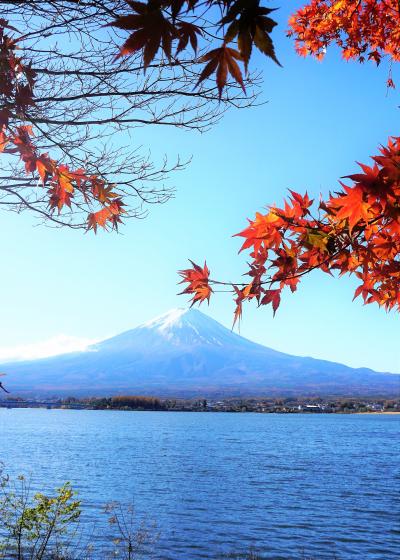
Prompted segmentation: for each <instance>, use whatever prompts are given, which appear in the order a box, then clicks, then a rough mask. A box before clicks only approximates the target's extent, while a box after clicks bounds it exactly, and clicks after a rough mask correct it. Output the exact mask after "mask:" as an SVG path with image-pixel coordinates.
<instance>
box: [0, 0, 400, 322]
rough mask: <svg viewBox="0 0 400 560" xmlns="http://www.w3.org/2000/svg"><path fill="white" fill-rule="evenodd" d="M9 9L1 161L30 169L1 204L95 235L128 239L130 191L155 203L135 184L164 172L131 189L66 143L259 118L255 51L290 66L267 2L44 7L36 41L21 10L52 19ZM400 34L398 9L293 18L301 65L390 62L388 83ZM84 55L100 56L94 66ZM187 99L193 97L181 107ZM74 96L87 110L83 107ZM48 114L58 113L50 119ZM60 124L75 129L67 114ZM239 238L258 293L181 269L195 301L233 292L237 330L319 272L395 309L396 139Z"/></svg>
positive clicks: (399, 185)
mask: <svg viewBox="0 0 400 560" xmlns="http://www.w3.org/2000/svg"><path fill="white" fill-rule="evenodd" d="M4 4H5V8H4V11H3V15H4V19H1V20H0V61H1V80H0V99H1V106H0V150H1V152H2V154H3V157H5V158H17V159H18V161H19V163H20V164H21V165H22V168H23V172H24V174H25V177H26V179H25V180H24V179H23V177H21V176H17V177H16V176H14V175H10V176H5V177H0V179H3V180H4V181H6V184H5V185H4V183H3V185H2V186H1V187H0V188H1V191H2V194H3V195H4V196H8V195H13V197H14V198H13V204H14V205H16V209H17V211H19V210H20V206H23V207H25V208H28V209H33V210H36V211H38V212H39V213H41V214H42V215H43V216H44V217H47V218H50V219H51V220H53V221H55V222H57V221H60V223H61V224H63V223H64V222H63V221H62V220H61V219H60V218H58V217H59V216H61V215H63V213H64V212H67V213H69V214H70V215H74V214H75V213H79V214H80V215H81V214H84V215H85V220H84V222H83V224H78V225H79V227H81V226H82V225H83V227H85V228H86V229H88V230H93V231H94V232H96V231H97V229H98V228H99V227H102V228H107V227H111V228H113V229H116V228H117V227H118V225H119V224H120V222H121V221H122V220H123V219H124V218H126V217H129V215H130V214H129V209H128V205H127V203H126V196H125V195H126V188H127V187H129V188H130V189H133V191H134V192H135V193H136V195H137V196H138V197H139V198H140V199H144V198H145V197H144V196H143V191H142V190H141V189H140V188H138V187H136V182H135V181H137V180H142V179H143V178H145V177H153V178H154V175H156V180H160V179H162V178H163V172H164V169H162V170H161V174H158V175H157V174H154V173H153V172H151V171H148V170H147V167H146V166H145V165H143V166H142V167H140V168H139V170H138V172H137V177H135V179H134V180H133V179H126V178H125V177H126V175H127V174H128V171H127V169H126V165H120V166H119V167H117V168H116V169H117V171H118V172H117V171H116V172H114V173H113V174H110V173H109V172H108V171H107V170H104V169H102V163H103V164H104V161H106V167H107V161H108V160H107V159H106V158H105V156H104V155H101V156H99V158H98V160H97V161H96V163H94V162H93V161H92V159H91V157H92V155H93V153H94V152H93V150H92V148H91V147H89V148H87V149H86V152H85V153H84V154H83V155H81V156H80V157H71V155H70V154H71V150H79V149H80V142H81V141H80V140H79V139H77V140H74V143H72V144H71V142H70V144H68V142H69V138H70V134H69V130H70V129H71V127H72V128H73V130H74V131H75V130H77V129H78V128H79V127H81V128H80V130H87V131H89V132H88V133H87V134H86V136H85V134H84V135H83V141H87V142H89V144H88V145H89V146H91V145H92V144H93V142H95V141H96V140H97V139H99V138H100V137H101V136H102V133H101V134H100V133H98V134H97V135H96V134H95V135H92V136H91V135H90V134H91V133H92V132H91V131H92V130H93V129H92V128H90V127H96V126H99V125H104V126H109V125H110V124H114V125H115V126H116V129H120V128H123V127H128V128H129V126H131V125H132V126H134V125H136V124H138V125H148V124H152V125H160V124H162V125H168V126H171V125H172V126H179V127H183V128H194V129H198V130H205V129H207V128H208V127H209V126H210V125H211V124H212V123H213V122H214V121H215V120H216V119H217V118H218V115H219V108H221V107H225V108H226V107H229V106H239V107H240V106H248V105H246V103H247V102H246V101H245V100H246V99H247V98H248V99H250V100H253V99H254V96H255V94H254V87H255V86H256V85H257V80H256V78H254V76H252V74H251V60H252V55H253V53H254V51H255V50H258V51H259V52H261V53H262V54H263V55H265V56H266V57H267V58H268V59H269V60H271V61H272V62H273V63H275V64H280V62H279V53H276V50H275V47H274V43H273V39H272V33H273V32H274V30H275V29H276V26H277V22H276V21H275V19H274V17H275V15H274V11H275V7H269V6H265V5H263V2H262V1H261V0H148V1H134V0H114V1H112V0H106V1H104V2H94V3H88V4H87V5H86V3H85V2H83V3H81V2H78V3H77V2H72V1H71V2H59V1H57V0H49V1H48V2H43V3H40V4H43V5H46V7H47V12H46V13H47V14H53V15H52V20H51V22H49V23H48V24H47V23H46V21H45V18H44V23H43V24H42V27H41V28H40V29H39V28H37V27H35V26H33V27H32V28H31V29H29V30H28V31H27V32H25V33H24V30H21V29H19V28H18V27H17V26H15V25H14V21H11V20H12V16H13V15H14V12H15V13H17V15H18V18H19V21H24V22H26V24H27V25H29V23H27V22H32V21H36V20H35V19H34V18H40V17H42V19H43V6H42V7H41V9H40V10H41V11H40V10H38V8H37V7H35V6H36V5H35V3H30V2H28V1H27V2H19V3H16V5H15V6H14V7H13V6H12V4H11V7H10V3H4ZM0 5H2V3H1V2H0ZM29 10H30V11H31V12H32V13H31V14H30V16H31V17H29V18H28V17H27V16H26V14H27V13H28V11H29ZM35 10H36V11H35ZM6 17H7V19H6ZM48 17H50V16H48ZM18 18H17V19H18ZM24 18H25V19H24ZM32 18H33V19H32ZM71 22H73V25H72V24H71ZM80 22H85V23H84V24H81V23H80ZM399 22H400V7H399V2H398V0H357V1H355V0H336V1H334V0H309V2H307V3H306V4H305V5H304V6H303V7H301V8H300V9H298V10H297V11H296V12H295V13H293V14H292V16H291V17H290V20H289V23H288V28H287V29H286V30H285V33H286V35H288V36H289V37H291V38H292V39H293V41H294V46H295V49H296V51H297V52H298V54H299V55H301V56H308V55H311V56H315V57H316V58H318V59H321V58H323V56H324V55H325V53H326V50H327V49H328V48H329V47H330V46H331V45H336V46H337V47H338V48H339V49H340V50H341V52H342V55H343V58H344V59H346V60H349V59H354V60H358V61H359V62H364V61H365V62H371V63H374V64H380V63H381V61H382V60H384V59H386V60H387V61H388V62H389V71H388V78H387V85H388V86H389V87H395V83H394V81H393V79H392V75H391V65H392V63H393V62H397V61H398V60H399V58H400V31H399V29H400V26H399ZM31 25H32V24H31ZM71 25H72V27H71ZM80 25H81V27H80ZM55 30H58V31H56V32H55ZM99 30H100V32H99ZM25 31H26V30H25ZM97 32H99V35H97V36H96V35H95V33H97ZM55 33H60V34H62V33H72V34H75V35H77V36H79V37H81V38H82V37H83V38H84V39H82V43H81V51H79V53H78V54H77V53H72V54H71V53H65V52H60V51H58V50H57V48H55V49H54V50H53V51H52V50H49V48H48V45H47V44H46V41H48V37H52V36H53V34H55ZM86 37H88V38H89V39H88V40H87V42H85V41H86V39H85V38H86ZM104 37H107V40H105V39H104ZM41 39H42V40H43V41H44V44H42V43H40V40H41ZM29 41H31V43H29ZM27 42H28V43H29V44H28V46H26V45H27ZM38 44H39V45H40V48H39V47H38V46H37V45H38ZM82 45H85V47H84V48H86V49H88V56H86V55H84V54H82V49H83V46H82ZM93 45H97V50H96V52H95V53H91V52H90V48H91V46H93ZM37 53H39V55H38V54H37ZM30 54H31V55H32V57H34V56H36V58H37V57H38V56H39V61H40V60H41V61H42V66H41V67H39V68H38V67H37V65H36V67H35V65H34V64H33V63H32V60H30V59H29V55H30ZM46 57H47V58H46ZM80 57H81V58H80ZM43 60H44V61H47V64H48V65H51V63H53V62H54V60H56V65H55V66H54V64H53V66H52V67H49V66H48V65H47V66H46V64H45V65H43ZM66 60H67V61H68V62H67V63H66V62H65V61H66ZM77 60H78V62H76V61H77ZM57 64H59V67H58V66H57ZM71 65H72V66H71ZM129 73H134V75H135V79H137V80H139V76H140V75H142V76H143V82H142V83H141V85H140V87H139V86H138V85H136V87H134V88H132V84H131V83H130V82H129V79H128V78H125V77H126V76H129ZM43 76H50V77H53V78H54V79H56V78H57V76H62V80H64V81H62V82H61V84H60V83H58V85H57V88H58V90H57V92H56V93H54V92H48V94H47V96H44V95H43V89H44V86H43ZM121 76H122V77H123V78H121ZM71 77H72V78H71ZM70 78H71V79H72V80H74V81H73V86H71V87H75V88H78V90H77V91H75V93H70V94H69V95H66V94H65V93H64V90H65V89H66V87H67V86H69V84H70V83H71V82H69V81H68V80H69V79H70ZM119 79H120V80H122V81H121V82H118V80H119ZM51 83H52V82H51V81H50V82H45V85H47V86H49V85H50V86H51ZM76 84H78V85H76ZM85 84H88V85H86V86H85ZM38 86H39V87H40V95H39V94H38V93H37V88H38ZM127 86H129V87H128V88H127ZM124 88H125V89H124ZM50 93H51V95H50ZM107 96H108V99H112V100H113V101H110V102H109V105H107V109H109V110H110V113H111V116H110V117H105V116H104V107H105V106H104V105H102V104H101V103H100V105H96V103H98V101H96V100H98V99H104V98H107ZM114 99H115V100H116V101H114ZM177 99H178V100H182V99H183V100H184V103H182V104H181V105H179V107H178V108H177V107H176V103H177ZM77 100H79V102H80V103H81V105H80V106H79V107H78V108H77V107H76V106H75V105H73V104H74V103H75V102H76V101H77ZM149 100H150V101H149ZM126 102H128V105H127V106H126V105H124V103H125V104H126ZM45 103H47V104H50V105H49V106H48V107H49V109H48V110H49V111H50V113H49V114H50V117H49V115H48V114H46V112H45V109H44V108H45V107H46V105H43V104H45ZM68 103H70V104H72V105H71V106H70V107H71V109H69V111H70V112H69V113H68V112H67V113H64V114H63V113H62V110H61V109H60V108H61V107H63V106H65V105H63V104H68ZM118 103H120V104H121V105H120V106H119V105H118ZM149 103H150V105H149ZM151 103H153V105H152V104H151ZM157 103H159V107H160V109H159V111H157V110H156V106H157ZM178 103H180V101H178ZM213 104H214V105H213ZM249 105H251V102H250V103H249ZM211 106H213V107H215V109H213V110H212V112H211V114H208V115H207V113H204V111H206V110H207V109H208V108H209V107H211ZM67 107H68V105H67ZM146 110H147V116H143V111H146ZM60 114H61V115H63V118H61V117H60V116H58V118H56V117H55V115H60ZM67 114H69V117H68V118H67V117H66V116H65V115H67ZM85 115H91V118H86V119H85V118H84V117H85ZM93 115H94V116H93ZM138 115H139V116H138ZM43 127H44V128H43ZM46 127H47V128H46ZM68 127H70V128H68ZM74 127H75V128H74ZM54 135H56V138H57V140H55V139H54V138H55V136H54ZM57 135H58V136H57ZM59 138H61V140H59ZM91 143H92V144H91ZM66 146H67V147H68V149H67V148H66ZM48 148H52V149H53V150H55V152H56V153H57V155H54V154H52V153H51V152H50V149H48ZM103 167H104V165H103ZM7 181H9V185H8V186H7ZM25 181H26V182H25ZM124 186H125V188H124ZM25 188H26V189H29V192H30V193H31V194H30V196H32V192H34V193H40V194H35V195H34V197H33V199H32V198H29V197H26V196H25V195H24V192H25V191H24V189H25ZM160 196H161V198H162V195H160V194H159V193H158V191H156V194H155V200H156V201H160ZM167 198H168V197H167ZM32 200H33V202H32ZM0 202H1V200H0ZM8 204H10V203H8ZM238 236H239V237H240V238H242V241H243V244H242V249H241V250H242V251H246V252H248V253H249V257H250V261H249V269H248V270H247V275H248V281H247V282H244V283H234V284H232V283H226V282H224V281H220V280H218V279H215V278H212V277H211V275H210V271H209V269H208V267H207V265H206V264H205V265H204V266H199V265H197V264H194V263H192V266H191V267H190V268H188V269H186V270H182V271H181V273H180V274H181V277H182V283H183V284H184V288H183V293H185V294H188V295H190V297H191V299H192V303H202V302H203V301H206V300H207V301H209V299H210V297H211V295H212V293H213V292H214V291H216V290H217V287H218V286H220V285H223V286H225V287H226V286H228V288H229V289H231V290H232V293H233V295H234V299H235V303H236V310H235V321H236V320H237V319H239V318H240V316H241V314H242V307H243V303H244V302H247V301H250V300H254V301H256V302H257V304H258V305H268V304H271V306H272V308H273V311H274V312H275V311H276V310H277V308H278V306H279V304H280V297H281V292H282V290H283V289H284V288H289V289H290V290H291V291H295V290H296V288H297V285H298V283H299V281H300V279H301V277H302V276H303V275H305V274H307V273H309V272H311V271H312V270H314V269H320V270H322V271H323V272H326V273H333V272H334V271H337V272H338V273H339V274H340V275H343V274H346V273H348V274H354V275H355V276H356V277H357V278H358V279H359V287H358V288H357V290H356V293H355V296H356V297H357V296H361V297H362V298H363V300H364V302H365V303H373V302H374V303H377V304H379V305H381V306H384V307H385V308H386V309H388V310H389V309H393V308H397V309H399V308H400V290H399V275H400V262H399V254H400V140H399V139H397V138H392V139H391V140H390V141H389V143H388V145H387V146H385V147H382V148H381V151H380V154H379V155H376V156H375V157H373V163H372V165H370V166H368V165H360V171H359V172H358V173H355V174H352V175H349V176H348V177H346V178H345V179H344V180H342V181H341V182H340V189H339V190H338V191H337V192H335V193H334V194H331V195H330V196H329V198H328V199H327V200H323V201H321V200H319V201H314V200H312V199H311V198H310V196H309V195H308V194H307V193H306V194H300V193H298V192H294V191H290V196H289V197H288V199H287V200H286V201H285V202H284V204H283V205H282V207H280V208H279V207H276V206H271V207H269V209H268V211H267V212H266V213H257V214H256V216H255V218H254V219H253V220H250V221H249V225H248V227H246V228H245V229H244V230H243V231H242V232H240V233H239V234H238Z"/></svg>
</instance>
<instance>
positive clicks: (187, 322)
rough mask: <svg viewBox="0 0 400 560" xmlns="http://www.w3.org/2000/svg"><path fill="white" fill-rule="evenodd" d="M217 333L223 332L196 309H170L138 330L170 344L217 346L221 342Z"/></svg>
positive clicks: (220, 327)
mask: <svg viewBox="0 0 400 560" xmlns="http://www.w3.org/2000/svg"><path fill="white" fill-rule="evenodd" d="M216 327H217V331H220V330H222V331H224V330H225V328H224V327H222V325H218V324H217V323H216V322H215V321H214V320H213V319H211V318H210V317H207V316H206V315H204V314H203V313H201V311H198V310H197V309H190V308H189V309H188V308H186V309H182V308H177V309H171V310H170V311H168V312H167V313H164V314H163V315H159V316H158V317H156V318H155V319H152V320H151V321H148V322H146V323H143V324H142V325H140V327H139V328H140V329H145V330H146V329H148V330H152V331H156V332H157V333H158V334H160V335H161V336H162V337H163V338H165V339H167V340H169V341H170V342H172V343H175V344H177V343H188V342H191V343H202V344H204V343H206V344H217V345H220V344H221V342H220V340H219V337H218V336H217V335H218V334H220V333H219V332H218V333H215V332H214V331H215V329H216Z"/></svg>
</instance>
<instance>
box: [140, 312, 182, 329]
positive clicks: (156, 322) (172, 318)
mask: <svg viewBox="0 0 400 560" xmlns="http://www.w3.org/2000/svg"><path fill="white" fill-rule="evenodd" d="M189 312H190V309H183V308H176V309H171V310H170V311H168V312H167V313H163V314H162V315H159V316H158V317H155V318H154V319H151V320H150V321H147V322H146V323H143V324H142V325H141V327H145V328H150V329H152V328H157V329H159V330H166V329H169V328H171V327H180V326H181V324H182V318H183V316H184V315H186V314H187V313H189Z"/></svg>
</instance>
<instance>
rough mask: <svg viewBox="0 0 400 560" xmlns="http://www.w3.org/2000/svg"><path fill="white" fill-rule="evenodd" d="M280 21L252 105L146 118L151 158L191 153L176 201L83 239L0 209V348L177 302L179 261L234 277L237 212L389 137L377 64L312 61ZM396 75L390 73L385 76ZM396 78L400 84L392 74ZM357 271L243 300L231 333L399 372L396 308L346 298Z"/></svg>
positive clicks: (395, 123) (322, 174) (317, 188)
mask: <svg viewBox="0 0 400 560" xmlns="http://www.w3.org/2000/svg"><path fill="white" fill-rule="evenodd" d="M286 15H287V14H286V13H285V11H284V10H281V13H280V15H279V18H280V19H281V20H282V23H283V25H281V26H280V29H277V30H276V31H275V32H274V37H275V41H276V45H277V52H278V55H279V58H280V60H281V62H282V64H283V66H284V68H283V69H281V68H278V67H276V66H275V65H274V64H273V63H269V62H265V61H264V60H262V59H261V58H257V63H259V65H260V66H261V67H262V69H263V70H264V77H265V83H264V98H265V99H266V100H268V101H269V102H268V103H267V104H266V105H264V106H263V107H260V108H256V109H250V110H247V111H231V112H230V113H229V114H228V115H226V116H225V118H224V119H223V120H222V122H221V123H220V124H219V125H218V126H216V127H215V128H214V129H213V130H212V131H211V132H209V133H207V134H205V135H197V134H195V133H190V132H184V131H178V130H172V129H169V130H168V129H166V128H162V127H160V128H156V129H154V128H153V129H148V130H144V129H143V130H137V131H135V132H134V134H133V139H134V141H136V142H137V144H142V145H144V146H145V147H146V146H149V147H150V148H151V150H152V153H153V156H154V157H156V158H157V157H162V155H163V154H164V153H167V154H168V155H169V156H171V158H173V157H174V156H175V155H176V154H178V153H179V154H181V155H182V156H183V157H184V156H190V155H193V162H192V164H191V165H190V166H189V167H188V169H187V170H186V171H184V172H182V173H179V174H177V175H175V176H174V177H173V179H172V182H173V183H174V184H175V185H176V187H177V192H176V198H175V200H172V201H171V202H169V203H168V204H167V205H164V206H160V207H155V208H153V211H152V212H151V215H150V217H149V218H148V219H147V220H145V221H131V222H129V223H127V224H126V225H125V227H123V228H122V229H121V233H122V234H121V235H115V234H99V235H97V237H95V236H94V235H89V234H88V235H82V234H81V233H76V232H73V231H67V230H65V231H63V230H53V229H49V228H44V227H33V223H34V222H33V221H32V219H31V218H30V216H29V215H28V214H24V215H19V216H18V215H15V214H8V213H2V215H1V221H0V228H1V233H2V239H3V246H2V251H1V254H2V281H1V286H2V294H3V297H2V305H1V307H2V324H1V327H0V328H1V333H0V334H1V339H0V340H1V342H0V347H1V348H6V347H8V346H17V345H24V344H28V343H36V342H39V341H42V340H46V339H48V338H51V337H53V336H55V335H59V334H66V335H73V336H77V337H83V338H90V339H101V338H104V337H106V336H110V335H113V334H116V333H118V332H121V331H123V330H126V329H130V328H133V327H134V326H136V325H137V324H138V323H140V322H142V321H145V320H148V319H150V318H151V317H152V316H154V315H158V314H160V313H163V312H165V311H167V310H168V309H169V308H172V307H177V306H185V304H186V300H185V298H184V297H182V296H177V295H176V294H177V292H178V291H179V290H178V286H177V279H178V278H177V274H176V271H177V269H180V268H182V267H185V266H186V264H187V260H186V259H187V258H188V257H190V258H192V259H194V260H195V261H200V262H201V261H203V260H204V258H205V257H207V262H208V264H209V266H210V268H211V270H212V271H213V272H214V276H217V277H218V276H219V277H222V278H225V279H227V280H235V279H236V280H238V279H239V277H240V275H241V274H242V272H243V271H244V268H243V260H241V259H239V258H238V257H237V250H238V249H239V246H240V241H239V240H238V239H237V238H232V237H231V235H232V234H233V233H236V232H237V231H240V230H241V229H242V228H243V227H244V226H245V223H246V217H252V216H253V215H254V212H255V211H256V210H260V209H262V208H263V207H264V206H265V205H266V204H269V203H273V202H277V203H280V202H281V200H282V198H283V196H284V195H285V190H286V189H287V188H292V189H294V190H298V191H303V190H305V189H307V190H308V192H309V193H311V194H312V195H315V196H318V194H319V193H320V192H322V193H325V194H326V193H327V192H328V190H329V189H334V188H335V185H336V181H337V179H338V178H339V177H340V176H343V175H346V174H348V173H351V172H354V170H355V169H356V164H355V163H354V162H355V160H358V161H362V162H366V161H367V160H368V157H369V155H371V154H374V153H376V151H377V147H378V144H379V143H384V142H386V140H387V137H388V136H389V135H390V134H398V133H399V109H398V108H397V105H398V103H399V97H398V93H397V90H396V91H394V92H393V91H391V92H389V94H388V95H387V92H386V84H385V82H386V77H387V67H385V66H384V65H383V66H382V68H379V69H376V68H375V66H373V65H372V64H366V65H364V66H360V65H358V64H355V63H345V62H343V61H342V60H341V59H340V57H339V56H338V54H337V53H336V52H335V51H331V52H329V53H328V56H327V58H326V60H325V61H324V62H322V63H320V62H316V61H315V60H312V59H310V60H303V59H300V58H298V57H297V56H296V55H295V54H294V51H293V45H292V42H291V41H290V40H289V39H286V38H285V36H284V32H283V29H284V20H285V17H286ZM394 77H395V78H396V75H395V76H394ZM399 87H400V81H399ZM354 286H355V283H354V280H352V279H349V278H342V279H341V280H336V279H332V278H330V277H328V276H325V275H322V274H319V273H317V274H314V275H312V276H311V277H309V278H307V279H305V280H304V281H303V283H302V284H300V286H299V290H298V291H297V292H296V294H294V295H289V294H288V295H287V297H285V298H284V300H283V302H282V304H281V307H280V309H279V311H278V313H277V316H276V317H275V318H274V319H273V318H272V313H271V310H270V309H269V308H265V309H260V310H257V309H255V307H251V306H249V307H248V308H247V309H246V310H245V313H244V318H243V322H242V326H241V334H242V335H243V336H246V337H248V338H251V339H252V340H255V341H257V342H260V343H262V344H265V345H267V346H271V347H273V348H276V349H278V350H281V351H285V352H289V353H292V354H299V355H311V356H314V357H318V358H326V359H329V360H335V361H339V362H343V363H346V364H350V365H352V366H369V367H372V368H375V369H378V370H387V371H394V372H400V357H399V356H400V351H399V335H400V329H399V319H400V318H399V316H398V315H396V314H394V313H393V314H387V313H386V312H385V311H383V310H381V309H378V308H377V307H373V306H368V307H364V306H363V305H362V304H361V302H360V301H357V302H354V303H352V302H351V300H352V297H353V291H354ZM203 311H205V312H206V313H209V315H211V316H212V317H214V318H215V319H217V320H218V321H220V322H221V323H223V324H225V325H226V326H230V325H231V322H232V313H233V302H232V301H231V299H229V297H228V296H226V297H225V296H219V297H218V298H216V299H215V300H214V302H212V304H211V305H210V307H209V308H207V307H204V308H203Z"/></svg>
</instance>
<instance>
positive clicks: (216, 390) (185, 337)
mask: <svg viewBox="0 0 400 560" xmlns="http://www.w3.org/2000/svg"><path fill="white" fill-rule="evenodd" d="M1 370H2V371H4V372H5V373H6V374H7V382H6V386H7V389H8V390H9V391H11V392H12V393H14V394H15V393H18V394H21V395H35V396H39V395H45V394H47V395H49V394H52V395H64V396H65V395H75V396H78V395H112V394H118V393H119V394H121V393H125V394H126V393H129V394H152V395H155V396H161V397H162V396H168V395H169V396H176V397H179V396H186V397H190V396H212V395H215V396H217V395H218V396H224V395H225V396H239V395H243V396H250V395H254V396H266V395H294V394H297V395H303V396H306V395H332V396H334V395H352V396H355V395H363V396H367V395H384V396H386V395H387V396H393V395H398V394H399V393H400V375H398V374H392V373H377V372H374V371H372V370H370V369H366V368H360V369H353V368H350V367H347V366H345V365H342V364H338V363H334V362H328V361H324V360H316V359H313V358H305V357H296V356H291V355H289V354H284V353H282V352H277V351H276V350H272V349H271V348H267V347H265V346H262V345H260V344H256V343H254V342H251V341H250V340H247V339H245V338H243V337H241V336H239V335H238V334H236V333H234V332H231V331H230V330H229V329H227V328H225V327H223V326H222V325H221V324H219V323H218V322H217V321H214V320H213V319H211V318H210V317H208V316H207V315H204V314H203V313H201V312H200V311H197V310H195V309H187V310H183V309H175V310H172V311H170V312H168V313H166V314H165V315H162V316H160V317H157V318H156V319H153V320H152V321H149V322H147V323H144V324H142V325H140V326H138V327H136V328H134V329H132V330H129V331H127V332H124V333H122V334H120V335H117V336H115V337H113V338H109V339H107V340H104V341H102V342H99V343H98V344H95V345H92V346H89V347H88V348H87V349H86V350H84V351H80V352H74V353H69V354H63V355H58V356H53V357H51V358H44V359H40V360H31V361H25V362H15V363H7V364H5V365H3V366H1Z"/></svg>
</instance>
